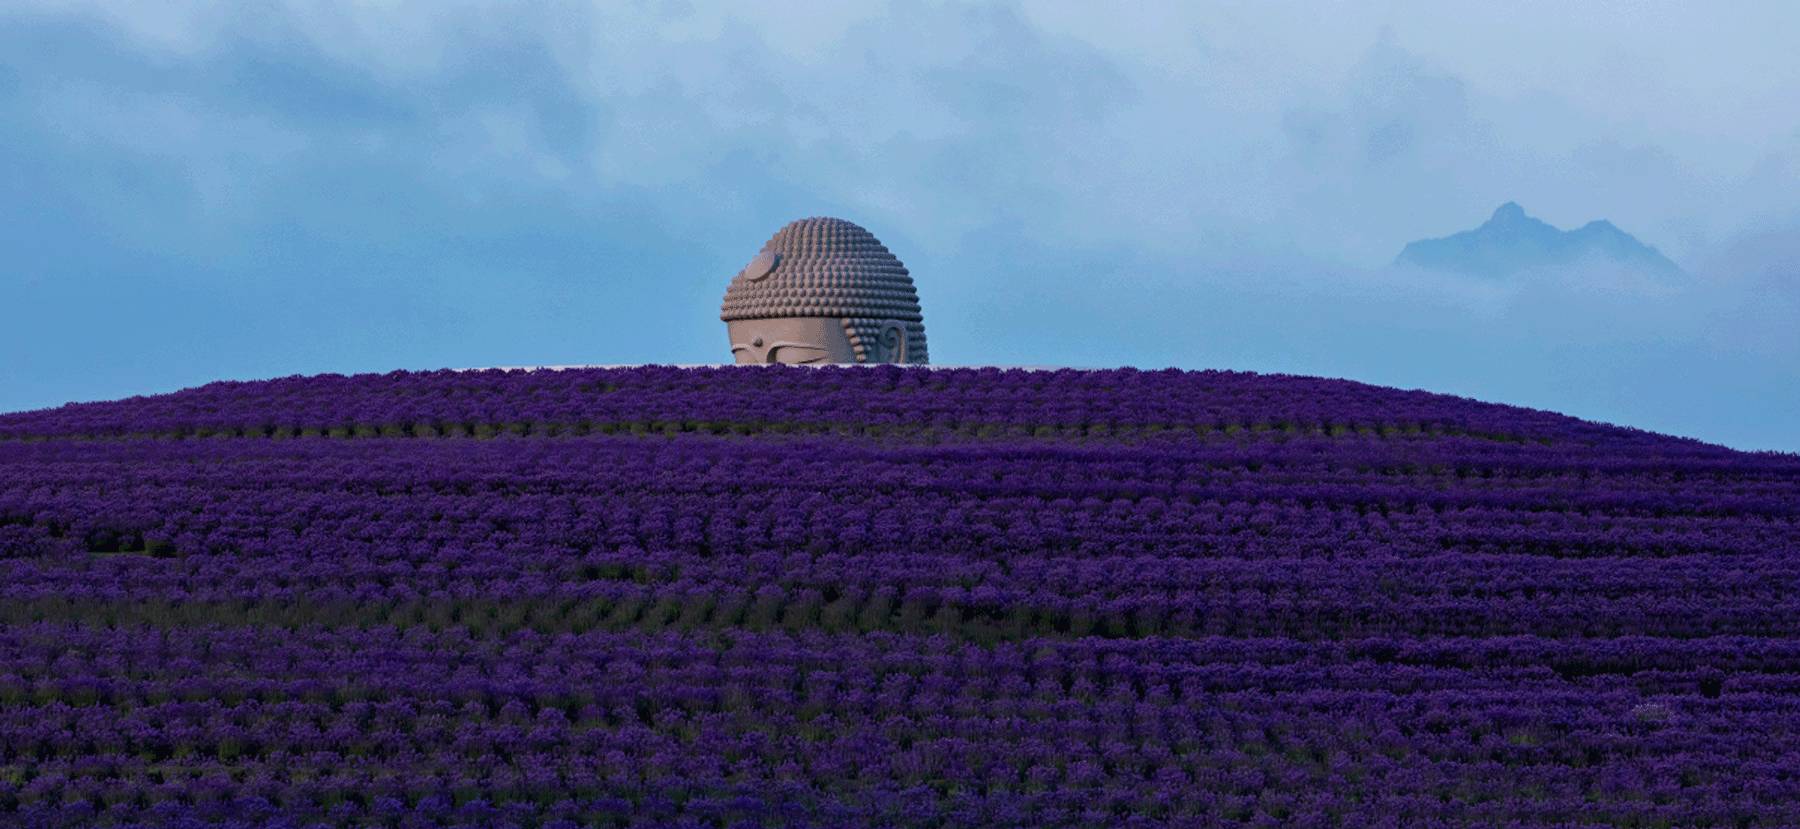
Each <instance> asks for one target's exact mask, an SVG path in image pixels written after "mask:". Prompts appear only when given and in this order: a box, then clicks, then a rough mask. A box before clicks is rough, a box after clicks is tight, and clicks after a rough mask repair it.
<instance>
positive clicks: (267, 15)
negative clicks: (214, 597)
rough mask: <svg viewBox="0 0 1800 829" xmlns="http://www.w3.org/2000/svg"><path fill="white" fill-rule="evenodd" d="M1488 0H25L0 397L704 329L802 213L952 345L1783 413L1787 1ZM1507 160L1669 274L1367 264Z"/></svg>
mask: <svg viewBox="0 0 1800 829" xmlns="http://www.w3.org/2000/svg"><path fill="white" fill-rule="evenodd" d="M1307 8H1308V9H1313V7H1312V6H1308V7H1307ZM1509 9H1511V11H1509V12H1507V14H1506V15H1501V13H1500V12H1498V11H1491V10H1475V11H1468V10H1465V11H1468V14H1467V15H1465V16H1466V17H1470V18H1472V19H1470V20H1466V21H1463V20H1453V19H1450V16H1448V15H1447V13H1446V12H1444V11H1441V10H1439V9H1437V8H1436V7H1433V6H1411V5H1406V4H1400V5H1396V6H1394V7H1393V8H1392V9H1389V10H1387V11H1385V12H1383V13H1381V14H1369V13H1366V12H1364V11H1347V10H1341V9H1340V10H1323V11H1309V12H1308V13H1306V14H1298V13H1294V11H1293V10H1288V11H1286V12H1282V11H1270V10H1267V9H1265V8H1262V7H1259V6H1245V7H1232V6H1224V7H1212V8H1209V9H1206V10H1195V9H1190V8H1188V7H1186V6H1184V5H1171V6H1168V7H1162V8H1157V7H1139V8H1138V9H1136V10H1135V11H1134V13H1131V14H1097V13H1095V12H1093V11H1092V10H1091V6H1083V5H1069V6H1057V5H1046V4H1031V5H1029V6H1024V7H1017V8H1014V7H1007V6H995V5H991V4H982V5H974V6H965V5H959V4H928V3H893V4H881V5H869V6H858V7H847V6H845V5H842V4H818V5H816V6H790V5H788V4H781V5H780V6H779V7H774V6H771V7H766V8H764V7H726V9H725V10H720V9H704V8H702V9H695V8H692V7H680V6H667V7H645V8H638V9H631V10H619V9H616V8H614V7H612V6H608V7H606V8H604V9H580V10H572V9H567V8H560V9H553V8H550V7H534V8H529V9H525V8H519V7H509V8H506V9H485V10H483V9H476V10H452V11H446V10H444V9H442V8H441V7H440V6H438V5H436V4H428V5H408V4H396V5H384V6H372V5H355V6H344V7H335V8H334V7H328V6H324V5H318V4H296V5H292V6H286V7H275V8H274V9H273V10H269V9H263V8H259V9H257V10H255V11H248V10H240V9H237V8H234V7H230V6H226V7H217V6H203V7H194V8H192V9H188V10H182V9H179V8H169V7H157V8H154V9H152V8H150V7H143V6H136V5H130V4H125V5H120V4H95V5H93V6H91V7H88V8H87V9H86V10H81V9H76V10H73V11H70V10H68V9H67V8H64V7H60V6H59V7H57V8H54V9H52V8H48V7H46V8H44V9H32V8H29V7H14V8H13V10H12V11H9V12H0V22H3V23H4V24H5V25H0V116H3V117H0V144H3V145H4V146H5V147H7V148H8V151H7V152H5V153H0V244H3V245H4V248H5V250H6V251H7V252H8V257H9V259H10V260H11V261H12V262H13V263H15V264H14V265H13V266H12V267H9V268H7V269H6V270H5V272H4V275H0V288H3V289H4V290H6V291H7V292H9V293H10V294H11V295H12V296H13V297H14V299H15V301H14V302H12V303H9V304H8V310H7V311H6V312H5V313H6V314H7V315H8V316H9V319H8V320H6V322H7V323H8V324H7V325H6V326H4V329H3V330H0V409H12V408H20V407H26V406H38V405H47V404H53V403H57V402H61V401H62V400H65V399H71V398H92V397H110V396H117V395H121V394H127V393H133V392H140V391H151V390H166V389H169V388H173V387H176V386H180V385H185V384H191V383H196V382H203V381H205V380H208V379H214V378H217V377H252V376H269V375H275V374H285V373H292V372H314V371H326V370H337V371H350V370H386V369H390V368H395V367H416V368H428V367H437V366H444V365H476V364H484V363H485V364H520V363H572V362H629V361H640V360H654V361H666V362H703V361H708V360H715V359H722V358H723V355H722V348H720V347H718V346H719V343H718V341H719V340H720V339H721V338H722V336H723V335H722V333H721V332H720V331H719V330H718V329H719V327H720V326H719V324H718V322H717V320H716V319H715V318H714V317H715V314H716V306H717V301H718V294H719V293H720V291H721V290H722V285H723V281H724V279H725V278H726V277H727V276H729V274H730V273H732V272H733V271H735V270H736V269H737V268H738V267H739V266H740V265H741V264H742V262H743V260H745V259H747V258H748V257H749V256H750V255H751V254H752V253H754V251H755V250H756V248H757V247H758V246H759V245H760V244H761V243H762V241H763V240H764V239H765V238H767V236H768V235H769V234H770V233H772V232H773V231H774V230H775V228H776V227H778V226H779V225H780V224H781V223H782V222H784V221H786V220H788V219H791V218H795V217H798V216H803V215H811V214H818V213H828V214H837V215H843V216H845V217H848V218H852V219H854V220H857V221H860V222H862V223H864V224H865V225H867V226H869V227H870V228H871V229H872V230H874V231H875V232H876V233H877V234H878V235H879V236H881V237H882V238H883V240H884V241H886V242H887V243H888V245H889V246H890V247H891V248H893V249H894V250H895V251H896V252H897V253H899V254H900V255H901V257H902V258H903V259H905V260H906V261H907V263H908V265H909V266H910V267H911V268H912V269H913V270H914V272H915V274H916V275H917V277H918V281H919V284H920V291H921V294H922V297H923V299H924V301H925V303H926V310H927V316H928V324H929V325H930V326H931V331H932V344H933V354H934V356H935V357H938V358H939V359H940V360H942V361H947V362H971V363H979V362H1017V363H1032V364H1041V363H1070V364H1076V365H1115V364H1121V363H1132V364H1138V365H1148V366H1159V365H1165V364H1172V365H1181V366H1186V367H1230V368H1243V369H1254V370H1265V371H1296V372H1307V373H1321V374H1332V375H1340V376H1350V377H1353V378H1356V379H1364V380H1369V381H1373V382H1381V383H1390V384H1399V385H1409V386H1423V387H1428V388H1433V389H1438V390H1444V391H1452V392H1457V393H1462V394H1469V395H1473V396H1478V397H1483V398H1487V399H1494V400H1502V401H1507V402H1518V403H1524V404H1528V405H1534V406H1542V407H1546V408H1556V409H1562V410H1567V411H1570V412H1571V413H1574V414H1578V415H1583V416H1588V417H1595V418H1600V419H1606V420H1613V421H1618V422H1624V423H1628V424H1632V425H1639V426H1645V427H1649V428H1656V429H1659V430H1666V431H1673V432H1677V433H1681V434H1690V435H1696V436H1699V437H1703V438H1707V439H1711V440H1718V441H1723V442H1727V443H1731V444H1734V445H1740V446H1751V447H1784V448H1789V449H1794V448H1800V426H1796V425H1794V424H1795V423H1796V422H1800V417H1796V415H1800V399H1796V393H1795V392H1794V391H1793V389H1795V388H1796V387H1800V368H1797V367H1800V346H1797V345H1796V339H1797V338H1794V337H1792V336H1788V335H1784V334H1783V332H1784V331H1790V330H1792V328H1793V327H1794V326H1795V325H1796V324H1800V302H1797V301H1796V291H1795V288H1794V277H1793V275H1792V263H1793V262H1794V261H1796V260H1795V254H1796V252H1800V245H1796V242H1795V240H1796V239H1800V220H1796V217H1800V195H1797V194H1796V193H1795V192H1793V190H1792V188H1791V187H1789V186H1784V182H1785V183H1786V184H1790V185H1791V182H1792V181H1793V180H1795V174H1796V173H1800V167H1796V166H1795V165H1796V164H1800V112H1796V111H1794V110H1793V108H1792V107H1791V106H1789V107H1782V106H1780V105H1779V104H1780V102H1781V101H1789V102H1791V100H1793V99H1795V98H1796V97H1800V67H1797V66H1796V65H1795V64H1796V63H1800V62H1795V61H1792V60H1791V59H1789V58H1786V57H1785V55H1786V54H1787V53H1786V51H1785V49H1786V46H1785V45H1784V44H1782V43H1780V41H1779V39H1778V38H1776V37H1775V35H1774V32H1777V31H1781V30H1783V27H1784V26H1785V30H1786V31H1792V30H1793V29H1794V27H1793V25H1792V23H1794V22H1796V21H1793V20H1791V19H1788V20H1784V19H1783V18H1793V17H1794V16H1795V15H1796V12H1794V11H1793V10H1792V8H1791V7H1788V6H1784V5H1776V4H1772V5H1769V6H1762V7H1740V9H1739V12H1740V13H1739V14H1738V15H1737V16H1736V17H1734V18H1732V19H1731V20H1726V21H1720V20H1713V19H1702V18H1701V16H1700V15H1699V13H1698V12H1690V11H1687V10H1682V9H1674V8H1671V9H1665V10H1663V11H1662V13H1659V14H1654V15H1645V16H1644V19H1643V20H1640V21H1638V25H1635V26H1633V27H1631V28H1630V29H1629V30H1626V29H1621V28H1619V27H1618V26H1617V23H1618V21H1617V18H1616V16H1613V17H1608V16H1606V15H1599V14H1596V13H1593V12H1589V11H1587V10H1584V9H1572V10H1571V9H1562V8H1561V7H1558V6H1549V5H1546V6H1532V5H1529V4H1528V5H1525V6H1509ZM1496 15H1500V16H1497V17H1496ZM1546 16H1554V17H1556V20H1557V23H1558V25H1556V26H1548V27H1546V26H1543V25H1541V22H1542V20H1543V19H1545V18H1546ZM1534 17H1535V18H1536V19H1537V20H1538V21H1539V25H1532V24H1531V23H1530V21H1531V19H1533V18H1534ZM1703 53H1704V54H1710V55H1712V57H1710V58H1705V57H1701V55H1702V54H1703ZM1507 200H1517V201H1519V202H1520V203H1522V204H1524V205H1525V206H1526V207H1527V208H1528V209H1530V210H1531V211H1532V212H1533V213H1534V214H1538V215H1542V216H1544V217H1545V218H1546V219H1548V220H1551V221H1553V222H1554V223H1556V224H1558V225H1559V226H1572V225H1579V224H1581V223H1583V222H1586V221H1588V220H1590V219H1595V218H1602V217H1604V218H1608V219H1611V220H1613V221H1614V222H1615V223H1616V224H1618V225H1620V226H1621V227H1623V228H1625V229H1627V230H1629V231H1631V232H1633V233H1635V234H1637V235H1638V236H1639V237H1641V238H1643V239H1644V240H1645V241H1647V242H1650V243H1652V244H1655V245H1657V246H1658V247H1660V248H1662V249H1663V250H1664V251H1665V252H1667V253H1669V254H1670V255H1671V256H1672V257H1674V258H1675V259H1676V261H1678V262H1679V263H1681V264H1682V265H1683V266H1684V267H1687V268H1688V269H1689V270H1690V272H1691V273H1692V275H1693V282H1692V284H1690V285H1684V286H1678V287H1676V288H1674V289H1660V292H1659V290H1650V289H1648V288H1647V287H1646V286H1643V285H1636V284H1633V283H1632V281H1631V280H1630V278H1629V277H1627V276H1622V275H1619V274H1609V273H1605V272H1579V273H1576V272H1567V271H1564V272H1557V273H1542V274H1528V275H1526V276H1525V277H1522V278H1519V279H1515V280H1511V281H1509V282H1506V283H1503V284H1490V283H1482V282H1479V281H1471V280H1467V279H1460V278H1455V277H1446V276H1443V275H1435V274H1422V273H1410V272H1400V271H1395V270H1392V269H1388V268H1385V267H1382V263H1385V262H1387V261H1388V260H1389V259H1391V258H1392V256H1393V255H1394V254H1395V253H1396V252H1397V251H1398V250H1399V248H1400V246H1401V245H1402V244H1404V243H1405V242H1407V241H1411V240H1413V239H1417V238H1422V237H1427V236H1440V235H1444V234H1446V233H1449V232H1453V231H1456V230H1461V229H1465V228H1468V227H1472V226H1474V225H1475V224H1478V223H1479V222H1480V221H1481V220H1482V219H1483V218H1484V217H1486V215H1487V214H1488V213H1489V212H1491V211H1492V209H1493V208H1494V206H1495V205H1497V204H1499V203H1500V202H1502V201H1507ZM1650 287H1654V286H1650Z"/></svg>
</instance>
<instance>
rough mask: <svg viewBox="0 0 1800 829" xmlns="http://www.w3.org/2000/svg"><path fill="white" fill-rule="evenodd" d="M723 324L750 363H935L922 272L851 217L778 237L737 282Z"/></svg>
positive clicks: (804, 222)
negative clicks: (918, 283)
mask: <svg viewBox="0 0 1800 829" xmlns="http://www.w3.org/2000/svg"><path fill="white" fill-rule="evenodd" d="M719 319H721V320H724V321H725V325H726V330H727V331H728V333H729V334H730V338H731V353H732V356H733V358H735V359H736V361H737V362H738V363H741V364H750V363H803V364H814V363H913V364H924V363H926V362H928V360H927V355H926V350H925V320H924V316H923V314H922V313H921V312H920V309H919V294H918V291H917V289H916V288H915V287H914V286H913V281H912V275H911V274H909V273H908V272H907V270H906V266H905V265H903V264H901V263H900V260H899V259H898V258H896V257H895V256H894V254H892V253H890V252H889V251H888V249H887V247H886V246H884V245H882V244H881V242H880V241H879V240H877V239H876V238H875V236H874V234H871V233H870V232H869V231H867V230H864V229H863V228H862V227H860V226H858V225H856V224H855V223H853V222H847V221H845V220H843V219H833V218H828V217H822V216H816V217H813V218H808V219H800V220H798V221H794V222H789V223H788V224H787V226H786V227H783V228H782V229H780V230H778V231H776V232H775V235H774V236H773V237H771V238H770V239H769V241H768V243H767V244H765V245H763V248H762V250H761V251H760V252H758V253H757V254H756V257H755V258H753V259H751V260H750V264H748V265H746V266H744V269H743V270H741V271H739V272H738V274H737V276H734V277H732V279H731V284H730V285H729V286H728V287H727V288H726V289H725V301H724V303H723V304H722V305H721V306H720V309H719Z"/></svg>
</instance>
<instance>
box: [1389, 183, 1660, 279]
mask: <svg viewBox="0 0 1800 829" xmlns="http://www.w3.org/2000/svg"><path fill="white" fill-rule="evenodd" d="M1394 264H1396V265H1405V266H1412V267H1418V268H1429V269H1432V270H1440V271H1452V272H1455V273H1463V274H1469V275H1473V276H1481V277H1488V278H1501V277H1506V276H1510V275H1512V274H1516V273H1520V272H1522V271H1529V270H1535V269H1541V268H1558V267H1565V266H1573V265H1581V266H1593V265H1600V266H1603V267H1612V268H1621V269H1626V270H1631V271H1638V272H1642V273H1646V274H1649V275H1653V276H1678V275H1681V274H1682V273H1683V271H1682V270H1681V267H1680V266H1678V265H1676V264H1675V263H1674V262H1671V261H1669V258H1668V257H1666V256H1663V255H1662V253H1661V252H1660V251H1658V250H1657V249H1656V248H1654V247H1651V246H1649V245H1646V244H1644V243H1643V242H1640V241H1638V240H1637V238H1636V237H1634V236H1632V235H1631V234H1629V233H1626V232H1625V231H1623V230H1620V229H1619V228H1618V227H1616V226H1614V225H1613V223H1612V222H1609V221H1606V220H1605V219H1597V220H1595V221H1592V222H1588V223H1587V224H1585V225H1582V226H1581V227H1578V228H1576V229H1574V230H1558V229H1557V228H1556V227H1554V226H1552V225H1550V224H1549V223H1547V222H1544V221H1542V220H1539V219H1536V218H1533V217H1531V216H1529V215H1526V213H1525V209H1524V208H1522V207H1520V206H1519V205H1518V203H1516V202H1510V201H1509V202H1507V203H1505V204H1503V205H1500V207H1499V208H1498V209H1496V210H1495V211H1494V215H1492V216H1490V217H1488V220H1487V221H1486V222H1484V223H1482V225H1481V226H1480V227H1477V228H1475V229H1474V230H1465V231H1463V232H1461V233H1453V234H1451V235H1449V236H1445V237H1443V238H1439V239H1421V240H1419V241H1417V242H1412V243H1409V244H1408V245H1407V246H1406V247H1405V248H1404V249H1403V250H1401V251H1400V256H1399V257H1397V258H1396V259H1395V260H1394Z"/></svg>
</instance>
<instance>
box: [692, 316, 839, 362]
mask: <svg viewBox="0 0 1800 829" xmlns="http://www.w3.org/2000/svg"><path fill="white" fill-rule="evenodd" d="M725 327H726V329H727V330H728V331H729V332H730V333H731V354H732V356H733V357H735V358H737V362H738V365H760V364H763V363H797V364H805V363H854V362H856V350H855V349H854V348H853V347H851V345H850V335H849V334H846V333H845V332H844V321H843V320H840V319H837V318H836V317H779V318H776V319H757V320H732V321H731V322H728V323H726V324H725Z"/></svg>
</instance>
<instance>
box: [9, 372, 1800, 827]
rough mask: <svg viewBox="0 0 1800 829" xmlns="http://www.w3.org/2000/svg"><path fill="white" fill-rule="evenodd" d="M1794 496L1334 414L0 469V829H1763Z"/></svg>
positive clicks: (130, 429) (665, 388)
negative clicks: (1168, 828)
mask: <svg viewBox="0 0 1800 829" xmlns="http://www.w3.org/2000/svg"><path fill="white" fill-rule="evenodd" d="M1797 556H1800V458H1797V457H1795V456H1792V455H1779V454H1747V453H1740V452H1734V451H1730V450H1726V449H1722V448H1718V447H1713V446H1707V445H1704V444H1700V443H1696V442H1692V441H1686V440H1679V439H1674V438H1668V437H1662V436H1658V435H1653V434H1648V433H1644V432H1639V431H1633V430H1627V429H1620V428H1615V427H1609V426H1604V425H1599V424H1593V423H1586V422H1582V421H1578V420H1574V419H1571V418H1566V417H1562V416H1558V415H1554V414H1550V413H1546V412H1538V411H1530V410H1524V409H1518V408H1511V407H1505V406H1496V405H1488V404H1482V403H1476V402H1473V401H1468V400H1463V399H1457V398H1450V397H1444V396H1438V395H1431V394H1425V393H1421V392H1403V391H1396V390H1392V389H1383V388H1377V387H1372V386H1366V385H1360V384H1355V383H1349V382H1343V381H1329V380H1319V379H1310V378H1297V377H1282V376H1258V375H1250V374H1236V373H1219V372H1199V373H1181V372H1139V371H1130V370H1125V371H1099V372H1075V371H1053V372H1027V371H1016V370H1015V371H1000V370H995V369H924V368H912V369H901V368H897V367H878V368H859V369H851V368H825V369H795V368H784V367H757V368H748V367H746V368H720V369H676V368H662V367H643V368H629V369H584V370H566V371H540V372H499V371H492V372H467V373H456V372H435V373H418V374H408V373H396V374H390V375H380V376H374V375H370V376H357V377H340V376H322V377H310V378H287V379H281V380H274V381H268V382H257V383H217V384H213V385H209V386H204V387H201V388H197V389H192V390H188V391H184V392H179V393H176V394H171V395H164V396H159V397H149V398H134V399H130V400H123V401H117V402H112V403H99V404H83V405H73V406H67V407H63V408H60V409H54V410H46V411H40V412H30V413H22V414H15V415H6V416H0V823H15V822H16V823H20V824H21V825H32V826H58V825H62V826H86V825H94V824H101V825H172V824H179V825H263V824H278V823H284V822H285V823H286V824H287V825H295V826H310V825H316V824H325V825H342V826H438V825H467V826H521V827H523V826H559V827H562V826H593V825H597V826H720V827H724V826H732V827H737V826H806V825H815V826H849V825H882V826H1021V827H1023V826H1065V825H1067V826H1130V825H1145V826H1149V825H1177V826H1219V825H1252V826H1317V827H1324V826H1364V825H1388V826H1445V825H1479V826H1496V825H1531V826H1538V825H1558V826H1634V827H1657V826H1700V825H1705V826H1770V827H1774V826H1793V825H1797V824H1800V805H1796V804H1800V771H1797V770H1800V589H1797V588H1800V558H1797Z"/></svg>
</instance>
